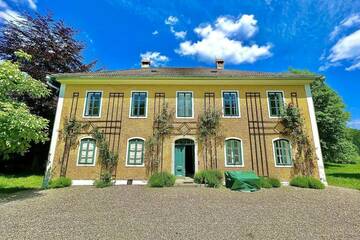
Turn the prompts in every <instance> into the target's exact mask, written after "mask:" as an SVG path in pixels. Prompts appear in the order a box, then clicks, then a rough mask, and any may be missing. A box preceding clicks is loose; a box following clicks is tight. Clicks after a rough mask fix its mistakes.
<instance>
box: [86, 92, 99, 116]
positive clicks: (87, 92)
mask: <svg viewBox="0 0 360 240" xmlns="http://www.w3.org/2000/svg"><path fill="white" fill-rule="evenodd" d="M89 92H95V93H101V98H100V106H99V116H85V112H86V102H87V97H88V93H89ZM103 97H104V91H102V90H86V91H85V98H84V99H85V101H84V111H83V118H101V111H102V101H103Z"/></svg>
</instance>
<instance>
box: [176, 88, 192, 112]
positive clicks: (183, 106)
mask: <svg viewBox="0 0 360 240" xmlns="http://www.w3.org/2000/svg"><path fill="white" fill-rule="evenodd" d="M176 117H184V118H192V117H193V93H192V92H177V93H176Z"/></svg>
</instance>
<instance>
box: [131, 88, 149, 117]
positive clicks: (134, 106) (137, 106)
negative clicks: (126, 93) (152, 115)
mask: <svg viewBox="0 0 360 240" xmlns="http://www.w3.org/2000/svg"><path fill="white" fill-rule="evenodd" d="M146 101H147V92H132V95H131V111H130V116H131V117H146Z"/></svg>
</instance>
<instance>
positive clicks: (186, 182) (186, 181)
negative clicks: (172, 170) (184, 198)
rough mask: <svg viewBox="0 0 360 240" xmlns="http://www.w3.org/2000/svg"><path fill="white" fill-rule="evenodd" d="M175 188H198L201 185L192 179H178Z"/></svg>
mask: <svg viewBox="0 0 360 240" xmlns="http://www.w3.org/2000/svg"><path fill="white" fill-rule="evenodd" d="M175 186H185V187H197V186H199V184H196V183H194V179H193V178H190V177H176V181H175Z"/></svg>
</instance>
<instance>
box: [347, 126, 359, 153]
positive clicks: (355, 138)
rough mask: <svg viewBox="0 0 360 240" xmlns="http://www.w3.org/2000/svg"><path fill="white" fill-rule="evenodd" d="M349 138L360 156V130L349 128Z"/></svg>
mask: <svg viewBox="0 0 360 240" xmlns="http://www.w3.org/2000/svg"><path fill="white" fill-rule="evenodd" d="M347 131H348V136H349V138H350V140H351V141H352V143H353V144H354V145H355V146H356V150H357V153H358V155H360V130H359V129H353V128H348V130H347Z"/></svg>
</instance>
